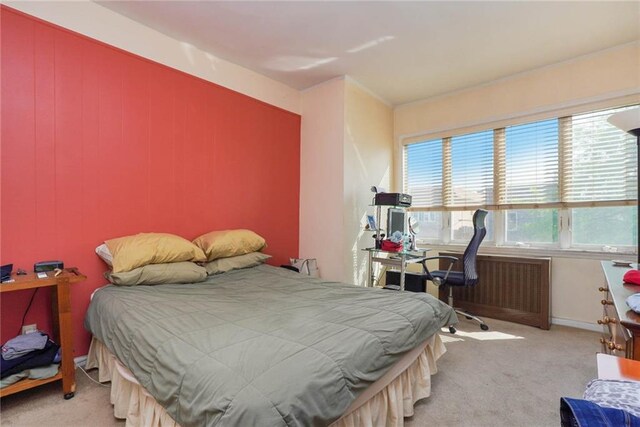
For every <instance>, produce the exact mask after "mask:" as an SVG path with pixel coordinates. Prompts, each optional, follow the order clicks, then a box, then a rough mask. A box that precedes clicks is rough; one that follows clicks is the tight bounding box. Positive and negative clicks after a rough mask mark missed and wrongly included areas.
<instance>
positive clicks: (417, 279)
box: [385, 271, 427, 292]
mask: <svg viewBox="0 0 640 427" xmlns="http://www.w3.org/2000/svg"><path fill="white" fill-rule="evenodd" d="M385 282H386V285H385V289H391V290H399V289H400V272H399V271H387V274H386V277H385ZM404 290H405V291H410V292H426V291H427V281H426V280H425V279H423V278H422V274H417V273H405V274H404Z"/></svg>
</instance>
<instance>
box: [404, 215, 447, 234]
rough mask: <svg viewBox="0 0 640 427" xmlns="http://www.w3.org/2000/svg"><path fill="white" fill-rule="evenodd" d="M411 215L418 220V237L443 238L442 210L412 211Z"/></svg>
mask: <svg viewBox="0 0 640 427" xmlns="http://www.w3.org/2000/svg"><path fill="white" fill-rule="evenodd" d="M411 216H412V217H413V218H415V219H416V220H417V221H418V227H419V230H420V231H418V233H417V234H416V237H417V238H418V239H423V240H431V241H437V240H441V234H440V233H441V231H442V212H412V213H411Z"/></svg>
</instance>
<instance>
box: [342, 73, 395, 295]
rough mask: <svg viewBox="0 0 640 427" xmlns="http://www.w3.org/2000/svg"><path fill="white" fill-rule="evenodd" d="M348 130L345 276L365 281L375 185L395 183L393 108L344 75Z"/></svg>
mask: <svg viewBox="0 0 640 427" xmlns="http://www.w3.org/2000/svg"><path fill="white" fill-rule="evenodd" d="M345 90H346V97H345V130H344V131H345V134H344V165H343V169H344V196H343V197H344V203H343V215H344V232H343V234H344V241H343V245H344V249H343V251H344V254H345V256H344V260H343V262H344V273H345V274H344V281H345V282H348V283H352V284H356V285H361V286H362V285H365V284H366V280H367V254H366V253H365V252H363V251H362V249H364V248H367V247H371V246H372V245H373V238H372V236H373V233H372V232H370V231H364V225H365V224H366V215H367V213H368V214H373V213H374V210H373V209H372V208H371V207H369V205H370V204H371V199H372V197H373V193H371V192H370V191H369V189H370V188H371V186H372V185H376V186H381V187H383V188H387V189H389V188H391V177H392V171H391V168H392V165H393V109H392V107H391V106H389V105H387V104H385V103H384V102H383V101H381V100H380V99H379V98H377V97H376V96H374V95H372V94H371V93H370V92H369V91H368V90H366V89H365V88H363V87H362V86H360V85H359V84H358V83H356V82H354V81H353V80H351V79H349V78H347V79H346V87H345Z"/></svg>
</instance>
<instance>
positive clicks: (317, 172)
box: [300, 79, 345, 280]
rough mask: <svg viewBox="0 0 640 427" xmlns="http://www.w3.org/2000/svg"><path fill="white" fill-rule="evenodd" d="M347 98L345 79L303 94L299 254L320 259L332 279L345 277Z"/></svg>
mask: <svg viewBox="0 0 640 427" xmlns="http://www.w3.org/2000/svg"><path fill="white" fill-rule="evenodd" d="M344 99H345V84H344V79H334V80H330V81H328V82H325V83H322V84H320V85H317V86H314V87H312V88H310V89H307V90H306V91H303V92H302V103H301V104H302V108H301V110H302V111H301V112H302V127H301V147H300V256H301V257H302V258H316V259H317V260H318V264H319V267H320V274H321V275H322V277H323V278H325V279H328V280H342V279H343V277H344V265H343V264H344V263H343V259H344V253H343V250H342V249H343V244H342V238H343V236H342V233H343V224H344V223H343V214H342V191H343V188H342V185H343V182H344V168H343V141H344V129H345V112H344V111H345V110H344V109H345V107H344Z"/></svg>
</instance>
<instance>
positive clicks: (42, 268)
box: [33, 261, 64, 273]
mask: <svg viewBox="0 0 640 427" xmlns="http://www.w3.org/2000/svg"><path fill="white" fill-rule="evenodd" d="M56 268H59V269H60V270H62V269H63V268H64V263H63V262H62V261H40V262H36V263H35V264H33V272H34V273H42V272H46V271H53V270H55V269H56Z"/></svg>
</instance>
